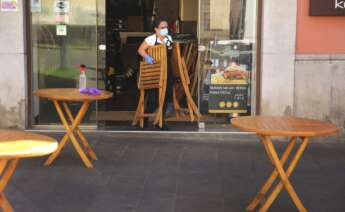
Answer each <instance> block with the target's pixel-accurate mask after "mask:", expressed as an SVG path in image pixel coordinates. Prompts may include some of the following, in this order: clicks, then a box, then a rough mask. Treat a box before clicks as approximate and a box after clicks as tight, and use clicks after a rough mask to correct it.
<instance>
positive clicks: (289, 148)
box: [247, 137, 296, 211]
mask: <svg viewBox="0 0 345 212" xmlns="http://www.w3.org/2000/svg"><path fill="white" fill-rule="evenodd" d="M262 139H263V140H264V139H266V138H265V137H263V138H262ZM262 143H263V145H264V146H265V150H266V152H268V149H267V147H266V145H265V142H264V141H262ZM295 144H296V137H292V138H291V139H290V142H289V143H288V145H287V147H286V148H285V151H284V153H283V155H282V157H281V159H280V162H281V164H282V165H284V164H285V162H286V161H287V159H288V158H289V155H290V153H291V151H292V150H293V147H294V146H295ZM267 155H268V157H270V155H269V154H268V153H267ZM277 177H278V172H277V170H276V169H274V171H273V172H272V174H271V176H270V177H269V178H268V179H267V181H266V182H265V184H264V185H263V186H262V187H261V189H260V190H259V192H258V193H257V195H256V196H255V197H254V199H253V200H252V201H251V203H250V204H249V205H248V207H247V211H254V210H255V208H256V207H257V206H258V204H259V203H260V202H263V200H264V197H265V194H266V193H267V192H268V190H269V189H270V188H271V186H272V184H273V183H274V181H275V180H276V178H277Z"/></svg>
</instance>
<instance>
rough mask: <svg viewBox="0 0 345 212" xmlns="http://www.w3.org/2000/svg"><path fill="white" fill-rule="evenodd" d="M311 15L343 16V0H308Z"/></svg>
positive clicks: (344, 9) (344, 12) (344, 4)
mask: <svg viewBox="0 0 345 212" xmlns="http://www.w3.org/2000/svg"><path fill="white" fill-rule="evenodd" d="M309 14H310V15H311V16H345V0H310V7H309Z"/></svg>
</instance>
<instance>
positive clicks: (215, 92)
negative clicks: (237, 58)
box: [208, 63, 248, 113]
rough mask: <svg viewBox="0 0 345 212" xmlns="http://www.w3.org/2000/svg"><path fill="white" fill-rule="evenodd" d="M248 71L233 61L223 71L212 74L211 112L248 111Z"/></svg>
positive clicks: (209, 106) (209, 105)
mask: <svg viewBox="0 0 345 212" xmlns="http://www.w3.org/2000/svg"><path fill="white" fill-rule="evenodd" d="M247 100H248V71H247V70H245V69H244V68H243V67H241V66H239V65H237V64H236V63H232V64H231V65H230V66H228V67H226V68H225V69H224V70H223V71H220V70H219V69H217V70H216V72H215V73H213V74H211V85H210V88H209V101H208V108H209V113H246V112H247Z"/></svg>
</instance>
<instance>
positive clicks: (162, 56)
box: [132, 45, 167, 128]
mask: <svg viewBox="0 0 345 212" xmlns="http://www.w3.org/2000/svg"><path fill="white" fill-rule="evenodd" d="M148 54H149V55H150V56H151V57H153V59H154V61H155V64H153V65H150V64H147V63H146V62H145V61H141V62H140V72H139V78H138V89H139V91H140V97H139V102H138V106H137V110H136V113H135V116H134V120H133V123H132V125H133V126H134V125H136V124H138V122H139V125H140V127H141V128H143V127H144V118H145V117H154V122H153V124H155V125H156V124H158V125H159V126H160V127H162V126H163V106H164V99H165V92H166V81H167V55H166V47H165V45H157V46H153V47H150V48H149V49H148ZM149 89H158V93H159V94H158V98H159V99H158V110H157V112H156V113H151V114H147V113H145V91H146V90H149Z"/></svg>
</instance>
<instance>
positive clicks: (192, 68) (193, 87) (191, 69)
mask: <svg viewBox="0 0 345 212" xmlns="http://www.w3.org/2000/svg"><path fill="white" fill-rule="evenodd" d="M182 55H183V58H184V60H185V62H186V66H187V70H188V75H189V78H190V85H189V88H190V92H191V94H192V96H193V98H196V97H197V94H198V90H197V88H198V79H199V78H198V73H197V64H198V59H199V52H198V41H197V40H191V41H189V42H188V43H187V44H185V45H184V48H183V53H182Z"/></svg>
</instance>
